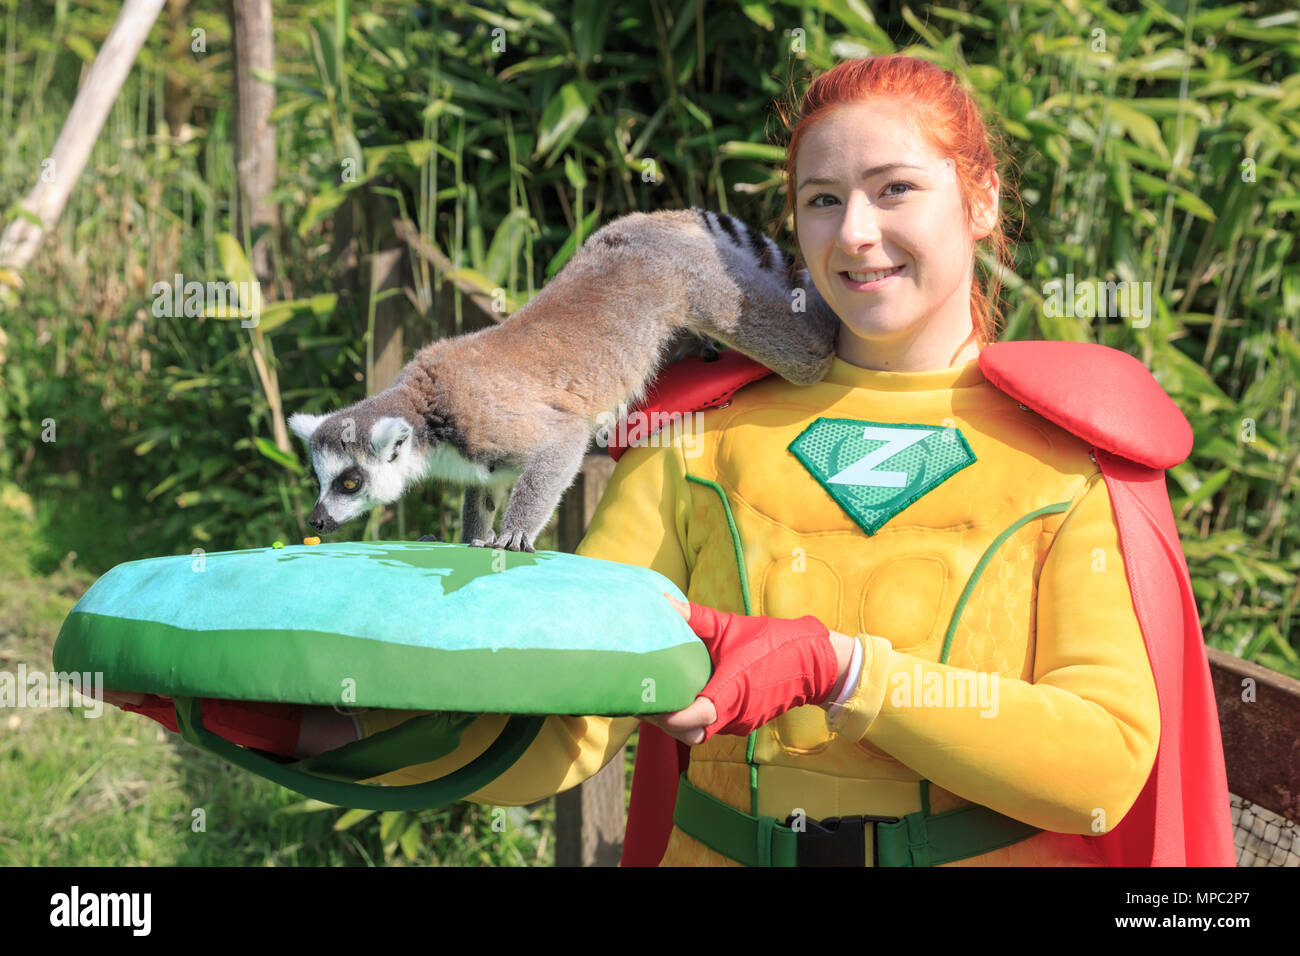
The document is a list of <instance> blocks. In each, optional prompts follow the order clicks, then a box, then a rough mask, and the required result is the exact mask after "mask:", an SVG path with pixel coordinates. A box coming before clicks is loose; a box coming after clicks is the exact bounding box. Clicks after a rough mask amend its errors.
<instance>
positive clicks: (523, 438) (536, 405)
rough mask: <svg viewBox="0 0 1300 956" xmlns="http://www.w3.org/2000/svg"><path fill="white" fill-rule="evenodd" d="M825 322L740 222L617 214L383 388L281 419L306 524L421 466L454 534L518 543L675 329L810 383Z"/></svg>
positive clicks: (773, 248)
mask: <svg viewBox="0 0 1300 956" xmlns="http://www.w3.org/2000/svg"><path fill="white" fill-rule="evenodd" d="M838 327H839V319H838V318H837V316H836V315H835V313H834V312H833V311H832V310H831V308H830V307H829V306H828V305H827V304H826V302H825V300H824V299H822V297H821V295H820V294H819V293H818V292H817V289H816V287H815V286H814V285H813V284H812V281H811V280H810V279H809V277H808V273H807V270H803V269H801V270H798V271H796V270H795V269H794V258H793V257H792V256H791V255H790V254H789V253H787V252H785V251H784V250H783V249H781V247H780V246H778V245H777V244H776V243H775V242H773V241H772V240H771V239H769V238H768V237H767V236H765V235H763V234H762V233H760V232H757V231H755V230H753V229H750V228H749V227H748V226H746V225H745V224H744V223H743V222H741V221H740V220H738V219H735V218H733V217H731V216H728V215H726V214H723V213H715V212H707V211H705V210H701V209H689V210H672V211H663V212H655V213H632V214H630V215H626V216H623V217H621V218H619V219H616V220H615V221H613V222H611V223H609V224H608V225H606V226H605V227H604V228H602V229H600V230H598V231H597V232H595V233H593V234H592V236H591V238H590V239H589V240H588V241H587V242H586V243H585V244H584V245H583V246H582V248H581V249H580V250H579V251H578V252H577V254H576V255H574V257H573V259H572V260H571V261H570V262H569V263H568V264H567V265H565V267H564V268H563V269H562V270H561V271H560V273H559V274H558V275H556V276H555V277H554V278H553V279H552V280H551V281H550V282H549V283H548V284H547V285H546V287H545V288H543V289H542V290H541V291H540V292H538V293H537V295H536V296H534V297H533V299H532V300H531V301H530V302H529V303H528V304H527V305H525V306H524V307H523V308H521V309H520V310H519V311H518V312H517V313H515V314H514V315H512V316H511V317H510V318H509V319H507V320H506V321H504V322H502V323H501V324H500V325H496V326H492V327H489V328H486V329H481V330H479V331H477V332H471V333H469V334H466V335H460V336H456V337H453V338H447V339H441V340H439V341H436V342H434V343H432V344H431V345H428V346H426V347H425V348H423V349H422V350H420V352H419V353H417V354H416V356H415V358H413V359H412V360H411V361H410V362H409V363H408V364H407V365H406V367H405V368H403V369H402V371H401V372H400V373H399V374H398V376H397V380H396V381H395V382H394V384H393V385H392V387H391V388H389V389H387V390H386V391H384V392H380V393H378V394H376V395H372V396H371V397H369V398H367V399H364V400H363V401H360V402H358V403H356V404H355V405H351V406H349V407H347V408H344V409H340V410H339V411H336V412H333V413H332V414H329V415H308V414H302V413H299V414H296V415H294V416H292V417H291V418H290V419H289V427H290V428H291V429H292V430H293V431H294V432H295V433H296V434H297V435H299V436H300V437H302V438H303V439H304V440H306V442H307V445H308V450H309V451H310V454H311V460H312V468H313V470H314V471H315V473H316V476H317V478H318V480H319V481H320V490H321V493H320V498H319V500H318V501H317V502H316V507H315V508H314V509H313V510H312V513H311V518H310V519H309V520H310V523H311V525H312V527H313V528H316V529H317V530H319V531H322V532H328V531H333V530H334V529H335V528H337V527H338V526H339V525H341V524H342V523H343V522H345V521H348V520H350V519H351V518H354V517H356V516H357V515H359V514H361V513H363V512H365V511H368V510H369V509H371V508H373V507H374V506H375V505H377V504H381V503H383V504H387V503H391V502H393V501H396V500H397V499H398V498H400V497H401V496H402V495H403V494H404V493H405V492H406V491H407V489H409V488H410V487H411V486H412V485H413V484H415V483H416V482H418V481H421V480H422V479H425V478H435V479H441V480H444V481H447V482H450V483H453V484H458V485H462V486H465V499H464V507H463V509H462V513H461V517H462V528H461V540H462V541H464V542H468V543H469V544H472V545H474V546H476V547H496V548H505V549H508V550H512V551H521V550H522V551H532V550H533V541H534V539H535V538H536V536H537V535H538V534H539V533H540V532H541V530H542V528H543V527H544V526H545V525H546V522H547V521H548V520H549V519H550V517H551V515H552V513H554V511H555V508H556V506H557V505H558V504H559V501H560V498H561V496H562V495H563V494H564V491H565V489H567V488H568V487H569V485H570V484H572V482H573V479H574V478H575V476H576V475H577V473H578V471H579V469H580V467H581V464H582V457H583V455H584V454H585V452H586V450H587V446H588V443H589V441H590V439H591V437H592V433H593V431H594V430H595V429H596V427H597V419H598V417H600V418H605V419H608V416H609V414H610V413H613V412H615V411H616V410H617V409H618V408H619V407H620V406H624V407H627V406H631V405H632V404H634V403H635V402H637V401H639V400H640V399H641V397H642V396H643V394H644V392H645V390H646V388H647V387H648V385H649V383H650V382H651V381H652V379H653V378H654V376H655V374H656V373H657V371H658V369H659V367H660V366H661V364H662V362H663V358H664V353H665V350H666V348H667V347H668V346H669V344H670V343H672V342H673V341H674V340H675V339H676V337H677V335H678V333H680V332H681V331H682V330H683V329H686V330H690V331H692V332H695V333H697V334H699V335H702V336H707V337H711V338H713V339H717V340H718V341H720V342H722V343H723V344H725V345H728V346H730V347H732V348H734V349H736V350H738V351H740V352H743V353H744V354H746V355H748V356H750V357H751V358H754V359H757V360H758V361H759V362H762V363H763V364H764V365H766V366H768V367H769V368H771V369H772V370H773V371H775V372H777V373H778V374H779V375H781V376H782V377H783V378H785V379H787V380H788V381H790V382H792V383H794V384H797V385H811V384H813V383H815V382H818V381H820V380H821V379H822V377H823V376H824V375H825V374H826V372H827V371H828V370H829V368H830V365H831V360H832V358H833V354H834V350H835V335H836V332H837V331H838ZM511 483H514V489H513V490H512V491H511V492H510V497H509V501H508V503H507V505H506V512H505V517H504V519H503V522H502V528H501V531H500V532H497V533H496V534H494V533H493V531H492V519H493V517H494V515H495V513H496V503H497V502H498V501H500V500H501V499H502V497H504V493H505V491H506V489H507V488H508V487H509V485H510V484H511ZM421 540H426V539H421Z"/></svg>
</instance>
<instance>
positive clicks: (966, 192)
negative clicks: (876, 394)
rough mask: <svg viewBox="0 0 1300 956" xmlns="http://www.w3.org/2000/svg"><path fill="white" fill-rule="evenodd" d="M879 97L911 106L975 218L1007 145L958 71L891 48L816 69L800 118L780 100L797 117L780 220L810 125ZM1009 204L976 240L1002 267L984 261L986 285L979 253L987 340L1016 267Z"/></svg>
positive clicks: (981, 333) (979, 305)
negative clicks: (1007, 226)
mask: <svg viewBox="0 0 1300 956" xmlns="http://www.w3.org/2000/svg"><path fill="white" fill-rule="evenodd" d="M872 98H878V99H890V100H893V101H895V102H898V103H901V104H902V105H903V106H905V107H906V108H907V110H908V113H909V115H910V116H911V117H912V120H913V122H914V124H915V126H916V129H917V130H918V132H920V133H921V135H923V136H924V137H925V138H926V139H927V140H928V141H929V143H930V145H931V146H932V147H933V148H934V149H935V151H936V152H938V153H939V154H940V155H942V156H945V157H948V158H950V159H951V160H952V161H953V167H954V171H955V173H956V179H957V189H958V191H959V192H960V194H961V201H962V208H963V209H965V210H966V215H967V217H968V218H969V217H970V215H971V210H972V207H973V204H974V202H976V201H977V197H978V196H980V195H981V194H982V193H983V192H984V188H983V187H985V186H986V185H987V184H988V183H989V182H990V181H991V179H992V176H993V175H994V174H996V173H997V172H998V167H999V162H998V158H997V156H996V155H995V150H997V151H998V152H999V153H1001V152H1003V150H1002V148H1001V144H1000V143H999V142H998V140H997V139H996V137H995V136H994V134H993V133H992V132H991V131H990V130H989V127H988V125H987V124H986V123H985V122H984V118H983V115H982V114H981V113H980V110H979V107H978V106H977V105H976V103H975V100H974V97H972V96H971V94H970V93H969V92H967V90H966V89H965V88H964V87H963V86H962V85H961V83H960V82H959V81H958V79H957V77H956V75H955V74H953V73H952V71H950V70H944V69H942V68H940V67H937V66H935V65H934V64H933V63H929V62H927V61H925V60H918V59H916V58H915V57H910V56H904V55H902V54H900V53H891V54H889V55H888V56H872V57H866V58H864V59H860V60H848V61H846V62H844V63H840V64H839V65H837V66H836V67H835V68H834V69H831V70H829V71H827V72H826V73H823V74H822V75H821V76H819V77H817V78H816V79H815V80H814V81H813V82H812V84H811V85H810V86H809V88H808V91H807V93H806V94H805V95H804V99H803V104H802V106H801V107H799V108H798V110H797V112H798V117H797V120H796V122H795V123H793V124H791V122H790V119H789V117H790V114H791V113H793V112H795V110H792V109H790V108H789V107H788V106H784V105H781V104H778V110H779V111H780V113H781V117H782V120H783V121H784V122H785V125H786V128H787V129H790V128H791V126H792V125H793V132H792V133H791V136H790V142H789V145H788V146H787V147H786V187H785V209H784V211H783V212H782V214H781V221H782V222H787V221H794V220H793V216H794V211H795V182H796V180H795V160H796V159H797V158H798V155H799V143H800V141H801V140H802V139H803V137H804V135H805V134H806V133H807V132H808V130H809V128H810V127H811V126H812V125H813V124H815V123H816V122H817V121H818V120H821V119H824V118H825V116H826V114H827V113H828V112H829V111H830V110H832V109H833V108H835V107H836V106H841V105H844V104H849V103H860V102H862V101H864V100H869V99H872ZM999 191H1000V192H1001V193H1002V194H1004V195H1008V196H1012V197H1014V196H1015V195H1016V193H1015V187H1014V186H1012V185H1009V184H1007V183H1006V182H1005V181H1003V182H1002V184H1001V187H1000V190H999ZM1003 206H1004V204H1003V203H1001V202H999V203H998V210H997V218H996V221H995V222H994V224H993V231H992V232H990V233H989V234H988V235H987V236H985V237H984V238H983V239H980V240H979V241H978V242H977V244H976V245H977V247H978V246H981V245H982V246H984V247H986V248H987V249H988V251H989V252H990V253H991V254H992V255H993V257H994V259H995V260H996V262H997V264H998V269H997V270H996V271H991V270H988V269H987V268H984V269H983V271H984V272H986V273H990V274H989V275H988V280H987V281H988V285H987V288H986V286H985V284H984V282H982V281H981V280H980V276H979V272H980V268H979V267H981V266H982V263H980V262H979V260H978V259H977V260H976V264H977V270H976V274H975V278H974V280H973V281H972V282H971V289H970V308H971V321H972V323H973V325H974V327H975V334H976V337H977V338H978V339H979V342H980V344H981V345H987V344H988V343H990V342H992V341H994V340H995V339H996V338H997V336H998V333H999V331H1000V324H1001V320H1002V310H1001V308H1000V305H999V293H1000V292H1001V288H1002V282H1001V276H1000V272H1001V270H1003V269H1008V270H1009V269H1010V268H1011V258H1010V245H1011V244H1010V243H1009V241H1008V240H1007V237H1006V233H1005V232H1004V231H1003V219H1004V209H1003ZM798 238H799V231H798V224H797V222H795V240H796V243H797V241H798ZM801 259H802V257H801V256H800V260H801Z"/></svg>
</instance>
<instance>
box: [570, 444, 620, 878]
mask: <svg viewBox="0 0 1300 956" xmlns="http://www.w3.org/2000/svg"><path fill="white" fill-rule="evenodd" d="M613 471H614V460H613V459H612V458H610V457H609V454H608V453H607V452H604V451H601V452H600V453H599V454H589V455H587V456H586V458H584V459H583V462H582V471H581V472H579V475H578V479H577V481H576V482H575V483H574V485H573V487H572V488H570V489H569V491H568V493H567V494H566V495H565V496H564V501H563V502H561V504H560V513H559V527H558V537H559V546H560V550H561V551H568V552H572V551H574V550H575V549H576V548H577V547H578V544H579V543H580V542H581V541H582V537H583V535H584V534H586V532H587V526H588V525H589V524H590V523H591V516H592V515H593V514H594V513H595V511H596V505H597V504H598V503H599V501H600V496H601V495H602V494H604V493H605V487H606V485H608V484H609V476H610V475H611V474H612V473H613ZM625 753H626V751H619V753H618V756H616V757H615V758H614V759H613V760H611V761H610V762H609V763H607V764H606V765H605V766H604V768H603V769H601V771H600V772H599V773H598V774H596V775H595V776H593V777H591V778H590V779H589V780H587V781H586V782H585V783H582V784H580V785H579V786H577V787H574V788H573V789H572V790H568V791H565V792H564V793H561V794H559V795H558V796H557V797H556V798H555V865H556V866H617V865H618V860H619V857H620V856H621V855H622V852H623V830H624V826H625V823H626V821H625V812H624V805H623V804H624V801H623V789H624V786H623V785H624V779H625V776H624V775H625V770H624V755H625Z"/></svg>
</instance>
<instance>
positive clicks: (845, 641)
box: [817, 631, 858, 710]
mask: <svg viewBox="0 0 1300 956" xmlns="http://www.w3.org/2000/svg"><path fill="white" fill-rule="evenodd" d="M830 640H831V646H832V647H834V648H835V661H836V665H837V668H838V670H837V671H836V673H837V675H838V676H837V677H836V678H835V686H834V687H832V688H831V692H830V693H829V694H827V695H826V699H825V700H823V701H821V702H820V703H819V704H818V705H817V706H818V707H821V708H822V709H823V710H829V709H830V706H831V704H832V703H834V702H835V700H836V699H837V698H838V697H839V696H840V694H842V693H843V692H844V681H845V680H846V679H847V678H848V676H849V664H850V663H851V662H852V661H853V648H854V647H855V646H856V645H857V643H858V642H857V641H856V640H854V639H853V638H851V637H849V636H848V635H847V634H841V633H840V632H839V631H831V632H830Z"/></svg>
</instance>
